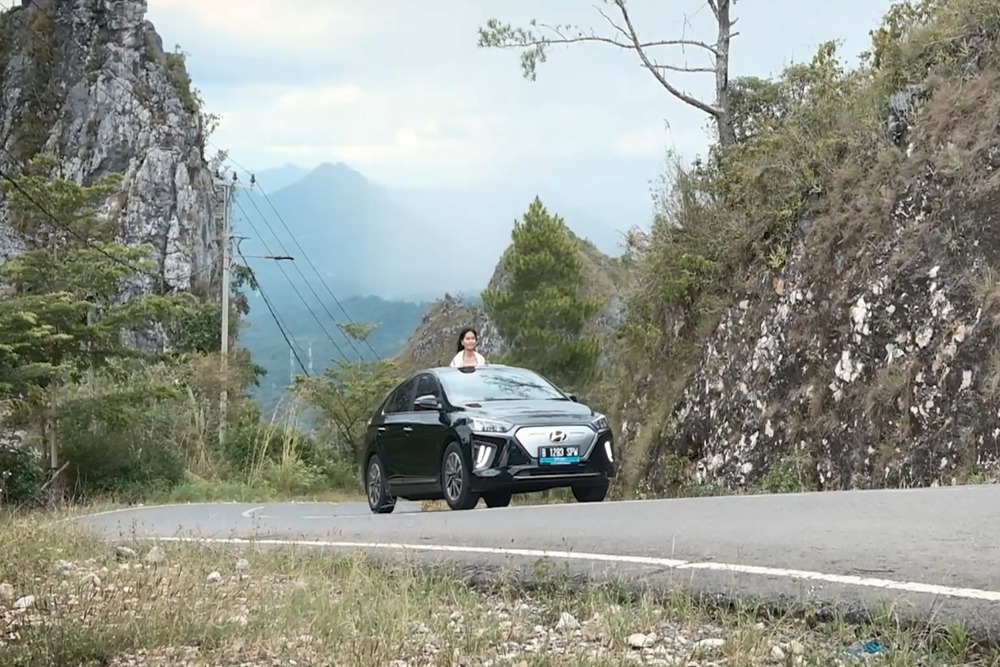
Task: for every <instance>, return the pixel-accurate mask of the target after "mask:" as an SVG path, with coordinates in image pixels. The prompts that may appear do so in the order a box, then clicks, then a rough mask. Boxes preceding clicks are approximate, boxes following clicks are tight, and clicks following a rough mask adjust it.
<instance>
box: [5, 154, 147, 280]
mask: <svg viewBox="0 0 1000 667" xmlns="http://www.w3.org/2000/svg"><path fill="white" fill-rule="evenodd" d="M0 150H3V152H4V153H7V155H10V153H9V152H8V151H7V149H6V148H3V147H0ZM11 157H13V156H11ZM0 178H2V179H3V180H5V181H7V182H8V183H10V185H11V187H12V188H14V189H15V190H17V191H18V193H19V194H20V195H21V196H22V197H24V198H25V199H26V200H28V203H30V204H31V205H32V206H34V207H35V208H37V209H38V210H39V211H41V212H42V214H43V215H45V217H47V218H48V219H49V220H51V221H52V222H54V223H55V224H56V225H57V226H58V227H60V228H62V229H64V230H66V231H67V232H69V233H70V234H72V235H73V236H75V237H76V238H77V239H78V240H79V241H80V242H82V243H83V244H84V245H86V246H87V247H88V248H91V249H92V250H96V251H97V252H99V253H101V254H102V255H104V256H105V257H107V258H108V259H110V260H111V261H112V262H114V263H116V264H118V265H119V266H123V267H125V268H126V269H131V270H132V271H135V272H136V273H139V274H141V275H146V276H150V277H153V274H151V273H149V272H148V271H145V270H143V269H141V268H139V267H137V266H135V265H134V264H130V263H129V262H126V261H125V260H123V259H121V258H120V257H116V256H114V255H112V254H111V253H109V252H108V251H107V250H105V249H104V248H102V247H101V246H99V245H98V244H96V243H94V242H93V241H91V240H90V239H88V238H87V237H86V236H84V235H83V234H81V233H80V232H78V231H77V230H76V229H74V228H73V226H72V225H70V224H69V223H67V222H63V221H62V220H60V219H59V218H57V217H56V216H55V215H54V214H53V213H52V212H51V211H50V210H49V209H48V208H46V207H45V206H44V205H43V204H40V203H39V202H38V200H37V199H35V198H34V197H32V196H31V195H30V194H28V192H27V190H25V189H24V188H23V187H21V184H20V183H18V182H17V179H15V178H14V177H12V176H11V175H10V174H8V173H7V172H6V171H4V170H2V169H0ZM157 278H159V279H161V280H162V277H161V276H157Z"/></svg>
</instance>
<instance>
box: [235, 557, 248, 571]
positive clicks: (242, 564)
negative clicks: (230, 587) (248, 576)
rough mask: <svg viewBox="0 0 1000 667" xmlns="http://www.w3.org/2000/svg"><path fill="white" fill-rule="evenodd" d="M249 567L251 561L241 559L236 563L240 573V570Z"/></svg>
mask: <svg viewBox="0 0 1000 667" xmlns="http://www.w3.org/2000/svg"><path fill="white" fill-rule="evenodd" d="M248 567H250V561H248V560H247V559H246V558H240V559H238V560H237V561H236V571H237V572H239V571H240V570H245V569H247V568H248Z"/></svg>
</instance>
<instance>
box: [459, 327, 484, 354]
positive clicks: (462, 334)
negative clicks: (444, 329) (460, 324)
mask: <svg viewBox="0 0 1000 667" xmlns="http://www.w3.org/2000/svg"><path fill="white" fill-rule="evenodd" d="M470 332H471V333H472V335H473V336H475V337H476V340H479V332H478V331H476V330H475V329H473V328H472V327H465V328H464V329H462V331H460V332H459V334H458V349H457V350H455V351H456V352H461V351H462V350H463V349H464V348H465V346H464V345H462V339H463V338H465V334H467V333H470Z"/></svg>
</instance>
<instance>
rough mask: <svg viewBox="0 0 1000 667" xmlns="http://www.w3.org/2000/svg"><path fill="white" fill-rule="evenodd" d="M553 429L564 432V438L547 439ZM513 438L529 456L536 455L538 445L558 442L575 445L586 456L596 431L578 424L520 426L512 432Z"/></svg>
mask: <svg viewBox="0 0 1000 667" xmlns="http://www.w3.org/2000/svg"><path fill="white" fill-rule="evenodd" d="M553 431H562V432H563V433H564V434H565V440H562V441H560V442H559V443H553V442H552V441H551V440H549V434H550V433H552V432H553ZM514 438H515V439H516V440H517V441H518V443H520V445H521V446H522V447H523V448H524V451H525V452H527V453H528V455H529V456H538V448H539V447H549V446H551V445H553V444H559V445H563V446H569V445H575V446H577V447H579V448H580V455H581V456H583V457H587V456H588V455H589V454H590V450H591V449H593V447H594V442H595V441H596V440H597V433H596V432H595V431H594V429H592V428H590V427H589V426H584V425H580V424H575V425H573V426H522V427H521V428H519V429H517V431H516V432H515V433H514Z"/></svg>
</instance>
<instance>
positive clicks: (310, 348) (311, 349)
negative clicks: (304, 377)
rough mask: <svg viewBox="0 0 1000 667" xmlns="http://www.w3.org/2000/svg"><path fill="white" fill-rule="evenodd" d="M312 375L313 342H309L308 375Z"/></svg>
mask: <svg viewBox="0 0 1000 667" xmlns="http://www.w3.org/2000/svg"><path fill="white" fill-rule="evenodd" d="M312 374H313V342H312V341H309V375H312Z"/></svg>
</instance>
